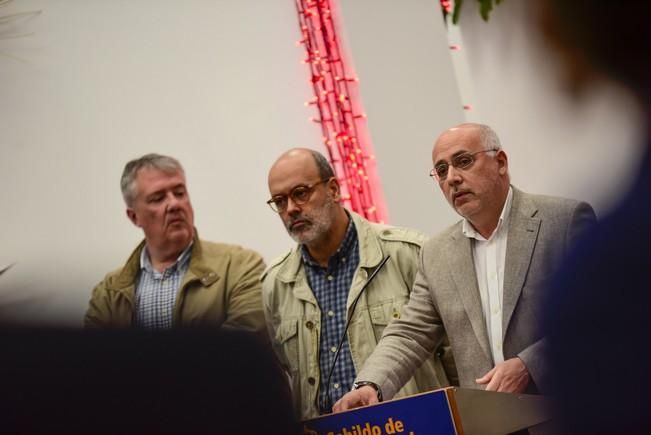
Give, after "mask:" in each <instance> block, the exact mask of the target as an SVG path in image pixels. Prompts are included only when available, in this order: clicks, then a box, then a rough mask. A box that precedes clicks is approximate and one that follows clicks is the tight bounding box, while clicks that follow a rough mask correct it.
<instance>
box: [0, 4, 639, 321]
mask: <svg viewBox="0 0 651 435" xmlns="http://www.w3.org/2000/svg"><path fill="white" fill-rule="evenodd" d="M438 3H439V2H438V1H437V0H410V1H409V2H397V1H395V0H394V1H390V0H343V1H342V4H341V12H342V15H343V22H344V24H345V26H346V29H345V32H344V34H345V36H346V37H347V40H348V43H347V46H348V49H349V53H350V54H351V56H352V58H353V60H354V64H355V68H356V70H357V72H358V73H359V76H360V77H361V82H360V91H361V95H362V97H363V99H364V106H365V110H366V113H367V114H368V123H369V128H370V132H371V136H372V138H373V141H374V144H375V151H376V155H377V158H378V165H379V173H380V176H381V177H382V180H383V187H384V191H385V196H386V199H387V202H388V208H389V216H390V221H391V223H395V224H399V225H405V226H412V227H415V228H419V229H421V230H423V231H425V232H428V233H435V232H437V231H440V230H442V229H443V228H444V227H445V226H446V225H448V224H449V223H451V222H453V221H454V220H456V219H457V217H456V216H455V215H454V213H453V212H451V211H450V209H449V207H448V206H447V205H446V203H445V201H444V199H443V197H442V195H441V194H440V192H439V191H438V188H437V187H436V186H435V185H434V184H433V183H432V182H431V180H430V179H429V178H428V177H427V173H428V171H429V169H430V168H431V160H430V152H431V145H432V142H433V140H434V139H435V138H436V136H437V135H438V134H439V132H440V131H441V130H443V129H444V128H447V127H449V126H451V125H453V124H456V123H458V122H461V121H463V119H464V115H466V114H464V113H463V112H462V110H461V105H462V103H463V102H462V101H461V99H460V97H459V88H458V84H457V82H456V79H455V75H454V72H453V68H452V63H451V58H450V53H449V51H448V50H447V48H446V47H447V45H448V43H447V40H446V33H445V30H444V27H443V25H442V23H441V15H440V13H439V11H438ZM522 3H523V2H517V1H511V2H504V3H502V4H501V5H500V6H499V7H498V8H497V9H496V12H495V13H494V14H493V17H492V19H491V22H490V23H489V24H484V23H483V22H481V21H480V20H479V19H478V18H477V17H476V15H475V14H476V12H475V11H474V8H473V6H474V5H472V4H468V5H467V7H466V12H467V14H464V16H463V17H462V23H463V24H462V36H463V38H464V53H465V54H466V55H467V56H468V59H467V60H468V64H469V65H470V67H471V69H472V71H471V73H470V75H469V76H470V77H471V80H472V84H473V85H474V86H473V87H474V92H475V96H476V101H474V102H473V104H474V105H475V107H476V111H474V112H473V113H471V114H470V117H471V119H475V120H479V121H483V122H486V123H489V124H491V125H493V126H494V127H495V128H496V130H497V131H498V133H499V134H500V135H501V137H502V139H503V142H504V145H505V147H506V149H507V151H508V152H509V155H510V157H511V169H512V174H513V178H514V182H515V183H516V184H517V185H518V186H521V187H522V188H524V189H527V190H530V191H536V192H541V193H551V194H562V195H566V196H575V197H581V198H585V199H588V200H591V201H593V202H594V203H595V204H596V205H598V207H599V208H600V209H602V210H603V209H605V207H606V206H607V205H608V204H609V201H611V200H612V198H613V194H616V193H618V192H619V191H621V189H622V188H623V187H622V186H623V185H624V184H625V183H626V181H627V180H628V178H627V177H626V176H627V175H628V173H629V169H628V167H629V166H628V165H629V164H630V163H631V161H633V160H634V157H635V148H634V147H633V146H632V145H631V144H632V143H633V142H634V141H635V139H636V137H637V136H636V135H637V131H636V130H635V129H634V128H633V125H634V123H635V116H636V115H635V112H634V111H633V110H632V109H630V106H629V105H628V104H629V102H628V101H627V100H626V99H625V98H623V97H621V96H620V95H619V94H617V93H616V92H615V91H613V90H608V91H604V92H605V93H602V94H600V95H599V96H597V97H595V98H594V99H593V100H591V101H589V102H588V103H587V104H586V105H584V106H581V107H574V106H571V105H570V104H568V103H567V102H566V100H565V99H564V97H563V96H562V93H561V92H560V90H558V89H557V88H555V87H554V84H553V83H554V82H553V80H552V77H551V73H550V72H549V71H548V69H547V64H548V60H547V57H546V56H545V55H541V54H540V53H539V52H538V51H537V50H536V49H535V48H533V47H534V45H532V41H531V39H532V30H531V29H530V28H529V27H527V25H526V24H523V22H521V21H518V20H520V19H521V18H522V16H521V12H522V10H521V9H522V7H521V5H522ZM34 9H41V10H42V11H43V13H42V15H41V16H39V17H38V18H36V19H34V20H32V21H31V22H28V23H24V24H22V25H21V26H22V27H24V30H26V31H33V32H34V35H33V36H30V37H27V38H21V39H0V101H2V105H1V106H0V177H2V178H1V180H2V186H3V189H2V191H1V192H0V204H2V213H1V216H2V218H1V221H0V222H1V223H2V225H0V268H2V266H3V265H6V264H9V263H13V262H15V263H16V265H15V266H14V267H13V268H12V269H11V270H9V271H8V272H7V273H5V274H4V275H3V276H1V277H0V317H2V318H5V319H7V318H9V319H18V320H23V321H33V320H34V319H38V320H40V321H47V322H57V323H64V324H69V325H79V324H80V321H81V317H82V315H83V312H84V310H85V307H86V303H87V300H88V295H89V292H90V289H91V288H92V286H93V285H94V283H96V282H97V281H98V280H99V279H101V277H102V276H103V275H104V274H105V273H106V272H107V271H109V270H111V269H113V268H115V267H118V266H119V265H120V264H121V263H123V262H124V260H125V258H126V255H127V254H128V253H129V252H130V250H131V249H132V248H133V246H134V245H135V244H136V243H137V242H138V241H139V240H140V238H141V233H140V232H139V230H138V229H137V228H135V227H133V226H132V225H131V224H130V223H129V222H128V220H127V219H126V217H125V216H124V205H123V203H122V199H121V197H120V193H119V188H118V180H119V175H120V173H121V170H122V167H123V165H124V163H125V162H126V161H127V160H129V159H131V158H133V157H136V156H139V155H142V154H144V153H146V152H151V151H156V152H160V153H167V154H171V155H174V156H176V157H178V158H179V159H180V160H181V162H182V163H183V164H184V165H185V167H186V172H187V175H188V182H189V188H190V192H191V195H192V200H193V204H194V208H195V215H196V224H197V227H198V228H199V231H200V234H201V236H202V237H204V238H206V239H213V240H221V241H226V242H233V243H238V244H242V245H245V246H248V247H251V248H254V249H256V250H258V251H259V252H261V253H262V254H263V256H264V257H265V258H266V259H267V260H270V259H272V258H273V257H274V256H276V255H277V254H279V253H281V252H282V251H284V250H285V249H287V248H288V247H289V246H291V245H292V242H291V240H290V238H289V237H288V236H287V234H286V233H285V231H284V229H283V228H282V226H281V223H280V220H279V219H278V217H277V216H275V215H274V214H273V213H272V212H271V211H270V210H268V209H267V206H266V205H265V204H264V201H265V200H266V199H267V197H268V192H267V187H266V175H267V171H268V168H269V166H270V164H271V163H272V162H273V160H274V159H275V158H276V157H277V155H278V154H280V153H281V152H282V151H283V150H285V149H287V148H288V147H291V146H315V147H320V146H321V134H320V131H319V129H318V126H316V125H315V124H313V123H310V122H307V121H306V119H307V117H308V116H310V115H311V112H310V109H307V108H305V107H304V106H303V102H304V101H305V100H307V99H309V98H310V97H311V87H310V86H309V85H308V84H307V77H308V70H307V68H306V66H305V65H302V64H301V63H300V60H301V59H303V51H302V48H301V47H296V46H295V44H294V43H295V41H296V40H297V39H298V24H297V18H296V15H295V14H296V12H295V8H294V2H293V0H274V1H269V0H238V1H232V0H186V1H183V2H178V1H171V0H166V1H162V0H139V1H132V0H131V1H130V0H112V1H102V0H59V1H57V2H54V1H51V0H22V1H20V2H14V3H12V4H11V5H10V6H9V7H8V8H5V9H4V10H0V14H4V13H11V12H17V11H24V10H34ZM471 12H472V13H471ZM463 85H464V83H461V86H463ZM464 102H465V101H464Z"/></svg>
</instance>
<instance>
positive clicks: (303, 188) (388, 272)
mask: <svg viewBox="0 0 651 435" xmlns="http://www.w3.org/2000/svg"><path fill="white" fill-rule="evenodd" d="M269 190H270V192H271V195H272V199H271V200H270V201H269V205H270V206H271V208H272V209H274V210H275V211H277V212H278V213H279V215H280V217H281V219H282V221H283V223H284V224H285V226H286V228H287V230H288V232H289V234H290V236H292V238H294V239H295V240H296V241H297V242H298V243H299V245H298V246H297V247H296V248H295V249H293V250H292V251H291V252H290V253H288V254H287V255H285V256H283V257H281V258H279V259H278V260H276V261H274V262H273V263H272V265H271V266H270V267H269V269H268V270H267V271H266V272H265V274H264V275H263V277H262V279H263V303H264V309H265V316H266V318H267V327H268V329H269V332H270V334H271V340H272V343H273V346H274V349H275V350H276V353H277V355H278V357H279V359H280V360H281V362H282V363H283V365H284V366H285V367H286V369H287V370H288V373H289V376H290V379H291V386H292V391H293V395H294V402H295V408H296V412H297V414H298V415H299V416H300V417H301V418H309V417H314V416H317V415H319V414H322V413H325V412H328V411H329V409H328V407H329V406H331V405H332V404H333V403H334V402H335V401H336V400H337V399H338V398H339V397H341V396H342V395H343V394H344V393H345V392H347V391H348V390H349V389H350V388H351V387H352V381H353V379H354V375H355V371H356V370H358V369H360V368H361V367H362V365H363V364H364V362H365V361H366V359H367V358H368V356H369V355H370V354H371V353H372V351H373V349H374V348H375V346H376V344H377V343H378V341H379V340H380V337H381V336H382V332H383V330H384V328H385V327H386V326H387V324H389V323H390V322H391V321H392V320H393V319H395V318H398V317H400V315H401V309H402V306H403V305H404V304H405V303H406V302H407V301H408V300H409V293H410V290H411V286H412V283H413V281H414V278H415V276H416V271H417V264H418V263H417V262H418V254H419V251H420V247H421V245H422V243H423V242H424V236H423V235H422V234H420V233H418V232H416V231H412V230H407V229H401V228H395V227H389V226H386V225H379V224H373V223H370V222H368V221H367V220H365V219H363V218H362V217H361V216H359V215H357V214H355V213H352V212H349V211H346V210H345V209H344V208H343V206H342V205H341V203H340V191H339V184H338V182H337V180H336V178H334V174H333V171H332V168H331V167H330V165H329V163H328V162H327V160H325V158H324V157H323V156H322V155H321V154H319V153H317V152H315V151H312V150H305V149H294V150H290V151H288V152H287V153H285V154H283V156H281V157H280V158H279V159H278V160H277V162H276V163H275V164H274V166H273V167H272V169H271V171H270V173H269ZM387 257H389V259H388V261H387V262H386V263H385V264H382V262H383V260H384V259H386V258H387ZM351 263H354V264H351ZM376 270H377V271H378V272H377V275H376V276H375V278H374V279H373V281H371V282H370V284H369V285H368V287H367V288H366V289H364V290H363V293H361V292H362V289H363V287H364V285H365V284H366V283H367V281H368V280H369V277H370V276H371V275H372V274H373V273H374V272H375V271H376ZM360 294H361V295H360ZM358 296H359V301H358V302H357V305H356V306H355V304H354V301H355V300H356V298H357V297H358ZM348 318H350V326H349V328H348V331H347V334H346V339H345V340H344V342H343V346H342V347H341V350H339V351H337V344H338V341H339V340H340V339H341V336H342V335H343V331H344V329H345V323H346V321H347V319H348ZM337 353H339V355H338V359H337V361H336V362H335V361H334V357H335V355H336V354H337ZM442 360H443V362H442ZM332 367H335V369H334V370H333V371H332V373H333V375H332V378H331V379H330V383H329V384H327V381H328V375H329V373H330V371H331V369H332ZM444 367H445V368H444ZM446 371H447V372H448V373H447V374H446ZM448 375H449V377H450V378H451V379H448ZM455 378H456V370H455V368H454V361H453V358H452V355H451V353H450V350H449V347H448V346H447V339H444V340H442V341H441V342H440V343H439V344H438V345H437V347H436V351H435V353H434V355H432V356H431V357H430V358H428V359H427V361H426V362H425V363H424V364H423V365H422V366H421V368H420V370H418V372H417V373H416V374H415V375H414V377H413V378H412V379H411V380H410V381H409V382H408V383H407V384H406V385H405V387H404V388H403V389H402V390H401V393H400V394H401V395H409V394H415V393H418V392H423V391H428V390H431V389H436V388H441V387H443V386H447V385H449V384H450V381H451V380H452V381H453V382H454V380H455Z"/></svg>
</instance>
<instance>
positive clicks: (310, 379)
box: [307, 376, 316, 385]
mask: <svg viewBox="0 0 651 435" xmlns="http://www.w3.org/2000/svg"><path fill="white" fill-rule="evenodd" d="M307 383H308V384H310V385H314V384H315V383H316V379H314V378H313V377H311V376H310V377H309V378H307Z"/></svg>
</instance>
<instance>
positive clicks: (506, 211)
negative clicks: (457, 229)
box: [461, 186, 513, 241]
mask: <svg viewBox="0 0 651 435" xmlns="http://www.w3.org/2000/svg"><path fill="white" fill-rule="evenodd" d="M512 203H513V187H511V186H509V193H508V194H507V195H506V201H504V207H502V213H501V214H500V219H499V220H498V221H497V227H495V230H494V231H493V233H492V234H491V235H490V237H489V238H488V239H485V238H484V236H482V235H481V234H479V232H478V231H477V230H476V229H475V227H473V226H472V224H471V223H470V222H469V221H468V220H467V219H464V220H463V224H462V227H461V232H462V233H463V235H464V236H466V237H468V238H469V239H476V240H481V241H485V240H491V239H492V238H493V236H495V234H497V233H498V231H499V230H500V229H501V228H508V224H509V217H510V214H511V204H512Z"/></svg>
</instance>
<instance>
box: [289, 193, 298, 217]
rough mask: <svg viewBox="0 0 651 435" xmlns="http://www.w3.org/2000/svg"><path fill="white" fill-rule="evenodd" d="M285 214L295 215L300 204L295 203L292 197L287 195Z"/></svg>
mask: <svg viewBox="0 0 651 435" xmlns="http://www.w3.org/2000/svg"><path fill="white" fill-rule="evenodd" d="M286 211H287V214H288V215H295V214H297V213H299V212H300V211H301V206H300V205H298V204H296V203H295V202H294V201H293V200H292V198H290V197H287V210H286Z"/></svg>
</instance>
